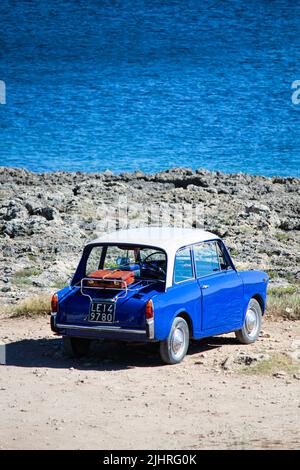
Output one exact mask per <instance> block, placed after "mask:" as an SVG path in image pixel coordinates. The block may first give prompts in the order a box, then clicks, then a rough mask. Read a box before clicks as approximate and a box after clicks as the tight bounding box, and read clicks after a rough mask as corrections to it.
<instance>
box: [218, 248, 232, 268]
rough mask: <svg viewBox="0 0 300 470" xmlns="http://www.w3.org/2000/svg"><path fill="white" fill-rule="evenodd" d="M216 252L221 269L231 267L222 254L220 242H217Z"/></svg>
mask: <svg viewBox="0 0 300 470" xmlns="http://www.w3.org/2000/svg"><path fill="white" fill-rule="evenodd" d="M217 252H218V256H219V262H220V268H221V270H222V271H223V270H226V269H228V268H231V265H230V263H229V261H228V259H227V258H226V256H225V254H224V251H223V247H222V244H221V243H217Z"/></svg>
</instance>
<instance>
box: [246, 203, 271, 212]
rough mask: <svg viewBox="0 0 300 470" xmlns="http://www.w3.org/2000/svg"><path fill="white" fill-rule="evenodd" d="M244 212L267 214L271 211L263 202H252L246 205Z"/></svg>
mask: <svg viewBox="0 0 300 470" xmlns="http://www.w3.org/2000/svg"><path fill="white" fill-rule="evenodd" d="M245 209H246V213H248V214H250V213H254V214H269V213H270V212H271V210H270V208H269V207H268V206H266V205H264V204H259V203H254V204H250V205H248V206H246V208H245Z"/></svg>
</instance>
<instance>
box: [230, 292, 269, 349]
mask: <svg viewBox="0 0 300 470" xmlns="http://www.w3.org/2000/svg"><path fill="white" fill-rule="evenodd" d="M261 319H262V310H261V306H260V305H259V303H258V302H257V300H256V299H251V300H250V302H249V304H248V308H247V312H246V316H245V321H244V325H243V327H242V328H241V329H240V330H238V331H236V332H235V336H236V338H237V340H238V341H239V342H240V343H242V344H250V343H254V341H255V340H256V339H257V338H258V336H259V333H260V330H261Z"/></svg>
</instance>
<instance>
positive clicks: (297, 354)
mask: <svg viewBox="0 0 300 470" xmlns="http://www.w3.org/2000/svg"><path fill="white" fill-rule="evenodd" d="M287 355H288V356H289V357H290V358H291V359H293V361H296V362H300V349H296V350H295V351H292V352H288V353H287Z"/></svg>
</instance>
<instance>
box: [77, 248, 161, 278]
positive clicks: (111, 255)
mask: <svg viewBox="0 0 300 470" xmlns="http://www.w3.org/2000/svg"><path fill="white" fill-rule="evenodd" d="M166 268H167V259H166V254H165V252H164V251H162V250H160V249H158V248H153V247H145V246H131V245H98V246H94V247H93V248H92V250H91V252H90V254H89V256H88V259H87V262H86V273H85V275H86V276H89V275H91V274H93V273H95V272H96V271H98V270H100V269H109V270H112V271H113V270H121V271H133V272H134V275H135V278H137V279H159V280H162V281H164V280H165V279H166Z"/></svg>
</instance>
